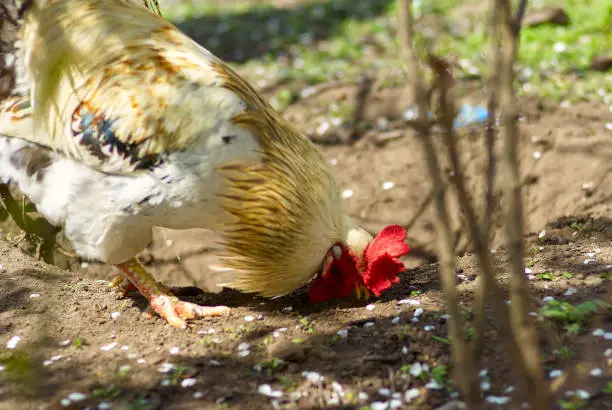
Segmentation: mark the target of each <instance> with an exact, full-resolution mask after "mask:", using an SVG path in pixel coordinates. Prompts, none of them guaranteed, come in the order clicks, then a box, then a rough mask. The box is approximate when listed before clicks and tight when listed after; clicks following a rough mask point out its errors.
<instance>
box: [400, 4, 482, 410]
mask: <svg viewBox="0 0 612 410" xmlns="http://www.w3.org/2000/svg"><path fill="white" fill-rule="evenodd" d="M398 2H399V3H398V13H399V14H398V18H399V22H398V23H399V24H398V35H399V40H400V44H401V47H402V53H403V57H404V62H405V64H406V71H407V73H408V78H409V79H410V80H411V81H412V85H413V87H414V90H415V95H416V98H417V108H418V118H417V121H415V128H416V130H417V132H418V133H419V136H420V138H419V141H420V142H421V145H422V147H423V151H424V153H425V159H426V162H427V167H428V170H429V175H430V177H431V179H432V183H433V190H434V198H435V211H436V217H435V226H436V231H437V233H438V249H439V257H440V270H441V279H442V286H443V288H444V292H445V294H446V301H447V305H448V311H449V314H450V316H451V320H450V321H449V333H450V335H451V337H452V340H453V342H452V343H451V354H452V357H453V363H454V365H455V366H454V372H455V375H456V377H455V378H454V379H455V381H456V382H457V383H458V385H459V388H460V389H461V392H462V394H463V397H464V398H465V400H466V401H467V403H468V406H469V408H471V409H479V408H482V400H481V397H480V388H479V381H478V376H477V373H476V369H475V368H474V366H473V361H472V354H471V353H470V352H469V346H468V345H467V344H466V343H465V341H464V335H463V317H462V315H461V310H460V308H459V296H458V292H457V276H456V274H455V262H454V252H453V240H452V229H451V222H450V219H449V216H448V210H447V206H446V198H445V192H444V181H443V179H442V171H441V167H440V163H439V160H438V157H437V155H436V151H435V148H434V145H433V142H432V140H431V138H430V132H429V131H430V124H429V119H428V115H427V113H428V101H427V92H426V89H425V86H424V84H423V77H422V73H421V70H420V67H419V63H418V58H417V56H416V52H415V50H414V43H413V41H414V29H413V20H412V12H411V5H412V4H411V1H410V0H398Z"/></svg>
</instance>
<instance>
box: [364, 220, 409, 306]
mask: <svg viewBox="0 0 612 410" xmlns="http://www.w3.org/2000/svg"><path fill="white" fill-rule="evenodd" d="M405 240H406V230H405V229H404V228H403V227H402V226H400V225H389V226H387V227H385V228H384V229H383V230H382V231H380V233H379V234H378V235H377V236H376V238H374V240H373V241H372V242H371V243H370V245H369V246H368V247H367V248H366V250H365V255H364V260H365V266H366V269H365V272H364V273H363V281H364V282H365V285H366V286H367V288H368V289H370V290H371V291H372V293H374V294H375V295H376V296H379V295H380V294H381V293H382V291H383V290H385V289H388V288H390V287H391V285H393V284H394V283H397V282H399V278H398V277H397V274H398V273H400V272H402V271H404V270H405V269H406V267H405V266H404V264H403V263H402V262H401V261H400V260H399V257H400V256H403V255H405V254H407V253H408V252H409V251H410V246H408V245H407V244H406V242H404V241H405Z"/></svg>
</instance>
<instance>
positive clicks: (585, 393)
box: [576, 390, 591, 400]
mask: <svg viewBox="0 0 612 410" xmlns="http://www.w3.org/2000/svg"><path fill="white" fill-rule="evenodd" d="M576 396H578V397H580V398H581V399H582V400H587V399H588V398H589V397H591V395H590V394H589V392H588V391H586V390H576Z"/></svg>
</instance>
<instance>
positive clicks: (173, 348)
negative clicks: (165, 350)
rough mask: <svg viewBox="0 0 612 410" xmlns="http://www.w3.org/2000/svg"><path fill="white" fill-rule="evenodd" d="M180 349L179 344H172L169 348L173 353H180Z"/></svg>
mask: <svg viewBox="0 0 612 410" xmlns="http://www.w3.org/2000/svg"><path fill="white" fill-rule="evenodd" d="M180 351H181V349H179V348H178V346H172V347H171V348H170V350H169V352H170V354H172V355H175V354H179V352H180Z"/></svg>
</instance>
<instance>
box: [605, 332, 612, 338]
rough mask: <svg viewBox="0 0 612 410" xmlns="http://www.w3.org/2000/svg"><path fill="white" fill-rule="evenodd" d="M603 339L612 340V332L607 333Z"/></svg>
mask: <svg viewBox="0 0 612 410" xmlns="http://www.w3.org/2000/svg"><path fill="white" fill-rule="evenodd" d="M603 337H604V339H605V340H612V332H606V333H605V334H604V336H603Z"/></svg>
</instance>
